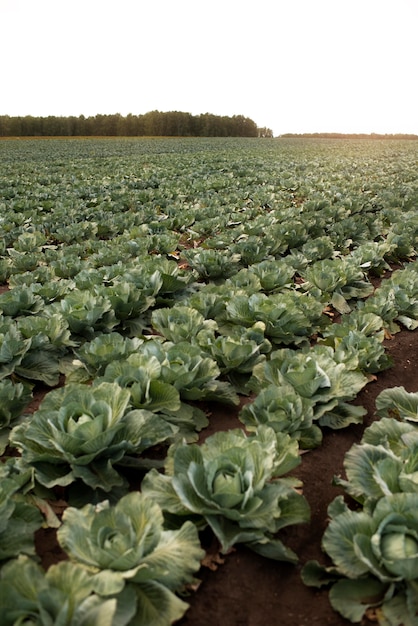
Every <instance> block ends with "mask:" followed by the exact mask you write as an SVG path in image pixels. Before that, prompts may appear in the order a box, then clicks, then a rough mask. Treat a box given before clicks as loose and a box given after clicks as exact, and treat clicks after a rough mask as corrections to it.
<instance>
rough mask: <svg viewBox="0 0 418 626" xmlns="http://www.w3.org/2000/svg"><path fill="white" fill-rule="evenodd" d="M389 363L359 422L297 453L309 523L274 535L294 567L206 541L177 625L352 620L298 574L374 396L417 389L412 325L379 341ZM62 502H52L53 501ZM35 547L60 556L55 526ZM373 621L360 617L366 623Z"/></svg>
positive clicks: (362, 400)
mask: <svg viewBox="0 0 418 626" xmlns="http://www.w3.org/2000/svg"><path fill="white" fill-rule="evenodd" d="M385 347H386V349H387V351H388V352H389V353H390V354H391V355H392V357H393V359H394V366H393V367H392V368H391V369H389V370H387V371H385V372H382V373H381V374H379V375H378V377H377V380H375V381H373V382H371V383H369V384H368V385H367V387H366V388H365V389H363V391H362V392H361V393H360V394H359V396H358V397H357V399H356V401H355V403H356V404H362V405H363V406H365V407H366V409H367V411H368V413H367V415H366V416H365V418H364V423H363V424H362V425H352V426H350V427H348V428H346V429H344V430H341V431H331V430H328V431H326V432H324V439H323V443H322V445H321V446H320V447H319V448H317V449H316V450H312V451H310V452H308V453H306V454H304V455H303V457H302V463H301V465H300V466H299V467H298V468H297V469H296V470H294V472H293V474H294V475H295V476H297V477H298V478H300V479H301V480H302V481H303V485H304V494H305V496H306V498H307V500H308V502H309V505H310V507H311V521H310V523H309V524H303V525H300V526H292V527H289V528H288V529H285V531H283V532H282V534H281V535H280V536H281V538H282V540H283V541H284V543H285V544H286V545H288V546H289V547H291V548H292V549H293V550H294V551H295V552H296V553H297V554H298V556H299V558H300V563H299V564H298V565H296V566H294V565H289V564H285V563H280V562H277V561H270V560H269V559H266V558H263V557H261V556H258V555H257V554H255V553H253V552H251V551H250V550H248V549H246V548H245V547H243V546H238V547H237V548H236V549H234V550H233V551H232V552H231V553H230V554H228V555H226V556H224V557H223V559H220V560H223V562H219V563H217V561H218V560H219V559H218V557H219V554H218V553H217V546H216V545H212V546H211V547H210V552H211V553H213V558H212V559H208V560H209V564H211V565H212V567H208V565H205V566H202V568H201V571H200V572H199V573H198V575H197V576H198V578H199V579H200V580H201V584H200V586H199V588H198V589H197V591H194V592H191V594H190V596H189V597H188V598H187V601H188V602H189V603H190V609H189V610H188V611H187V613H186V615H185V616H184V617H183V619H182V620H180V621H179V622H178V625H179V626H214V625H215V624H222V626H305V625H306V626H308V625H312V624H317V625H318V626H326V625H329V626H346V625H348V624H350V622H348V621H347V620H345V619H343V618H342V617H340V616H339V615H338V614H337V613H335V612H334V611H333V609H332V608H331V606H330V604H329V601H328V593H327V590H316V589H312V588H308V587H306V586H305V585H304V584H303V583H302V581H301V578H300V572H301V568H302V566H303V565H304V563H305V562H306V561H308V560H310V559H317V560H319V561H320V562H322V563H325V562H326V561H325V556H324V554H323V553H322V552H321V538H322V535H323V533H324V530H325V528H326V524H327V507H328V504H329V503H330V502H331V501H332V500H333V499H334V498H335V497H336V496H337V495H339V494H340V493H343V492H342V490H341V489H339V488H337V487H334V486H333V485H332V479H333V476H334V475H338V474H342V475H343V460H344V455H345V453H346V451H347V450H348V449H349V448H350V447H351V446H352V444H353V443H355V442H358V441H359V440H360V438H361V436H362V433H363V430H364V428H365V427H366V426H368V425H369V424H370V423H371V422H372V421H373V419H374V413H375V398H376V396H377V395H378V394H379V393H380V392H381V391H382V390H383V389H385V388H387V387H394V386H404V387H405V388H406V390H407V391H418V370H417V369H416V367H415V362H416V355H417V352H418V332H415V333H414V332H409V331H406V330H403V331H402V332H400V333H397V334H396V335H394V337H393V338H392V339H390V340H386V341H385ZM42 395H43V394H42V391H41V390H40V392H39V393H38V394H37V395H36V397H35V400H34V402H33V403H32V405H31V409H32V410H35V408H36V406H37V404H38V403H39V400H40V398H41V397H42ZM211 409H212V413H211V416H210V425H209V427H208V428H207V429H205V432H204V436H202V439H203V438H206V437H207V436H209V435H210V434H212V433H214V432H215V431H219V430H221V431H224V430H228V429H230V428H237V427H240V426H242V425H241V423H240V422H239V421H238V418H237V413H238V410H237V409H235V410H234V409H230V408H228V409H226V408H219V407H211ZM59 505H60V503H58V508H59ZM36 547H37V552H38V554H39V555H40V556H41V558H42V563H43V565H44V567H49V565H51V564H52V563H54V562H57V561H58V560H61V559H63V558H65V555H64V554H63V553H62V552H61V550H60V548H59V546H58V545H57V542H56V538H55V531H54V530H53V529H47V530H41V531H39V532H38V533H37V535H36ZM369 624H370V625H371V624H372V622H368V621H365V622H364V626H366V625H369Z"/></svg>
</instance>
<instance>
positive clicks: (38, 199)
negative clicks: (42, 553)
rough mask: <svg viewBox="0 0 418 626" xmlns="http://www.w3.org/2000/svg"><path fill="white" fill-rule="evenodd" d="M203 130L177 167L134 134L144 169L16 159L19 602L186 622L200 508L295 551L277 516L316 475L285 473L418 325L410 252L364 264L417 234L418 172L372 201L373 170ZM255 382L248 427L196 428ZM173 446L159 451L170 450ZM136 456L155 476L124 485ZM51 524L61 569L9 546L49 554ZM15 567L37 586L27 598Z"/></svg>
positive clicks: (7, 265)
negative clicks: (41, 540)
mask: <svg viewBox="0 0 418 626" xmlns="http://www.w3.org/2000/svg"><path fill="white" fill-rule="evenodd" d="M54 145H56V144H54ZM74 145H75V144H74ZM89 145H90V146H92V145H93V144H89ZM105 145H107V144H105ZM117 145H119V144H117ZM127 145H128V147H131V148H132V146H136V145H146V144H132V143H129V144H127ZM164 145H165V144H159V146H164ZM171 145H172V144H171ZM181 145H184V144H183V143H182V144H181ZM191 145H193V160H192V157H191V154H190V152H191V151H190V146H191ZM208 145H209V144H207V143H205V145H204V146H203V144H202V146H203V147H202V148H201V150H202V153H199V151H197V156H196V144H188V150H189V152H187V151H186V156H185V161H183V163H182V164H183V166H185V165H187V167H185V169H184V168H183V169H182V167H179V163H180V161H181V159H180V160H179V155H178V154H177V155H176V160H175V161H176V165H175V167H173V165H172V164H171V162H172V160H173V157H172V156H171V155H170V156H169V157H167V154H166V153H165V152H164V151H161V152H159V151H158V150H157V151H156V156H155V155H154V156H153V155H152V154H151V155H150V154H149V153H147V154H146V159H147V162H146V163H145V162H143V159H144V155H142V154H141V158H139V155H136V158H137V163H136V167H137V169H138V170H139V171H140V172H141V174H142V176H143V175H144V172H146V173H147V177H146V179H144V178H143V177H142V178H141V177H139V176H138V175H136V176H135V177H133V175H127V174H126V172H127V166H128V163H127V162H126V160H125V161H124V158H123V157H122V158H121V155H120V154H119V153H118V154H117V158H116V157H115V156H114V155H113V156H111V157H109V159H108V161H105V162H104V164H103V163H98V162H96V161H95V164H94V166H95V167H96V168H97V169H98V170H100V169H101V168H103V169H104V170H105V171H106V176H104V177H103V178H102V179H101V181H100V182H97V172H96V174H95V176H93V172H94V168H93V169H89V168H88V167H85V165H86V163H85V160H83V159H80V160H76V161H75V162H74V164H73V166H70V167H68V163H65V162H62V163H60V162H59V161H57V160H55V161H54V162H53V163H52V164H51V163H48V167H47V168H46V169H45V171H44V176H45V178H44V179H42V178H41V177H39V172H38V176H37V177H36V176H35V177H34V176H33V173H32V176H31V177H30V176H28V175H27V165H28V163H27V160H25V159H22V167H21V169H20V167H19V162H17V163H16V161H15V160H13V161H12V160H11V164H12V166H13V167H12V169H13V168H17V170H18V171H19V176H17V177H16V183H15V185H14V186H15V187H16V189H14V190H13V189H12V190H9V197H6V200H7V201H8V202H7V207H9V203H10V207H11V209H10V211H9V212H8V213H5V214H4V215H5V217H4V218H3V224H2V225H3V226H5V228H4V239H3V246H4V247H3V255H2V260H1V267H0V269H1V272H2V273H3V275H2V280H3V281H5V280H7V281H8V284H9V286H10V290H9V291H5V292H4V293H3V294H1V295H0V310H1V319H0V338H1V346H0V365H1V370H0V371H1V379H0V394H1V398H2V405H1V406H2V409H1V411H2V412H1V420H2V446H3V452H4V451H5V449H6V446H9V448H7V450H10V449H13V448H15V449H17V451H18V452H19V454H20V457H19V458H15V457H12V458H10V459H9V460H8V461H7V462H6V463H5V464H4V465H3V470H2V471H3V472H4V490H3V493H2V501H3V503H4V506H5V509H4V510H5V514H4V516H3V519H4V524H3V529H2V533H3V534H2V546H3V549H4V550H5V552H3V556H2V561H3V562H6V564H5V565H4V566H3V568H2V570H1V572H2V577H3V578H2V581H3V582H2V583H1V585H0V602H3V606H4V607H5V608H4V611H5V612H6V613H7V615H8V619H9V622H7V623H10V624H14V623H16V620H18V619H23V616H26V615H32V614H36V615H38V614H40V615H44V616H46V615H49V616H51V615H54V616H58V615H59V616H60V617H59V619H61V620H62V623H65V624H67V623H74V624H75V623H77V624H79V623H80V624H82V623H86V624H87V623H88V624H90V623H100V624H103V623H109V624H114V625H115V626H118V625H119V624H127V623H130V624H156V625H157V624H167V623H171V622H172V621H174V620H176V619H178V618H179V617H180V616H181V615H182V614H183V613H184V611H185V610H186V608H187V604H186V603H185V602H184V600H180V598H179V597H178V596H177V595H175V593H174V592H178V591H180V590H183V591H184V587H185V586H187V585H193V584H194V582H195V581H194V579H193V574H194V572H195V571H197V569H198V567H199V562H200V558H201V557H202V555H203V552H202V550H201V547H200V543H199V537H198V531H199V532H201V531H203V530H204V529H205V528H210V529H211V530H212V532H213V533H214V534H215V535H216V537H217V538H218V540H219V542H220V545H221V548H222V550H223V551H224V552H227V551H228V550H229V549H230V548H231V547H232V546H233V545H234V544H235V543H245V544H246V545H248V546H249V547H250V548H252V549H254V550H255V551H257V552H259V553H261V554H263V555H265V556H268V557H270V558H276V559H279V560H287V561H290V562H295V561H296V560H297V555H295V554H293V552H292V551H291V550H289V548H287V547H286V546H284V545H283V544H282V543H281V541H280V540H279V539H278V536H277V533H278V531H279V530H280V529H281V528H283V527H284V526H287V525H289V524H295V523H301V522H304V521H307V520H308V519H309V507H308V505H307V502H306V500H305V498H304V497H303V496H302V495H301V494H300V492H299V488H300V487H301V484H300V483H299V482H298V481H296V480H295V479H293V478H291V477H289V476H286V474H288V472H289V471H290V470H292V469H293V468H294V467H296V466H297V464H298V463H300V460H301V457H300V455H299V448H300V447H302V448H312V447H315V446H317V445H319V444H320V442H321V436H322V434H321V432H322V431H321V428H322V427H324V426H327V427H331V428H342V427H344V426H347V425H348V424H350V423H353V422H354V423H356V422H360V421H361V420H362V417H363V415H364V412H365V411H364V409H363V408H362V407H358V406H354V405H352V404H351V403H350V401H351V400H353V399H354V398H355V397H356V395H357V393H358V392H359V391H360V389H362V388H363V387H364V385H366V384H367V382H368V381H369V380H370V379H371V377H373V375H375V374H376V373H377V372H379V371H381V370H382V369H385V368H386V367H389V366H390V359H389V358H388V356H387V355H386V354H385V351H384V348H383V344H382V341H383V339H384V337H385V336H388V335H389V334H390V333H393V332H397V330H399V328H400V327H399V324H402V325H403V326H406V327H408V328H410V329H414V328H416V327H417V325H418V322H417V319H418V304H417V303H418V300H417V298H418V281H417V278H416V276H417V271H416V263H408V264H407V265H406V267H405V269H402V270H399V271H398V272H396V273H395V274H393V275H392V277H391V278H390V279H389V280H385V281H384V282H383V283H382V287H380V289H378V290H376V291H374V290H373V286H372V284H371V282H370V277H371V276H372V275H373V274H374V275H382V274H384V273H385V271H386V270H387V269H389V266H388V262H391V261H398V262H399V261H409V260H410V259H411V258H412V257H414V256H415V255H416V245H417V237H418V226H417V224H418V222H417V218H416V214H415V212H414V211H413V209H412V204H413V198H414V193H415V189H414V187H413V185H412V183H411V182H410V181H409V180H408V179H407V177H406V180H403V182H402V185H403V186H404V188H403V193H402V194H401V193H400V192H399V189H397V190H396V193H395V192H393V195H390V194H389V197H388V198H386V203H384V202H383V200H382V205H383V206H382V207H376V206H375V204H376V202H377V201H376V199H375V195H376V194H377V193H378V190H379V189H380V186H379V185H378V184H375V185H371V187H372V189H364V181H363V183H362V185H363V188H362V189H361V190H356V191H355V192H353V193H354V196H355V199H353V198H348V197H347V195H345V196H344V197H343V196H342V194H341V191H342V187H341V185H342V176H341V174H339V173H338V171H337V172H336V173H335V179H334V183H333V184H332V185H331V184H328V185H326V184H325V183H324V181H323V179H321V181H320V182H321V185H319V180H318V179H317V180H315V175H314V174H313V171H316V170H312V169H311V165H312V164H311V163H309V166H310V168H309V177H306V171H305V168H308V163H307V162H305V163H304V159H303V158H302V161H301V162H300V161H299V162H297V163H296V162H295V163H293V164H292V162H289V161H288V160H287V161H286V159H284V160H285V162H286V171H283V166H282V164H281V162H280V167H278V165H277V163H278V161H277V154H276V156H275V161H274V163H275V164H276V170H279V171H280V180H279V181H278V182H277V181H276V183H275V184H269V183H266V177H267V180H269V178H268V176H271V171H270V170H272V169H273V168H272V167H271V162H272V161H271V157H272V154H271V152H270V150H271V149H272V148H269V152H267V153H266V152H262V153H256V154H254V152H253V148H252V147H251V150H249V145H250V144H247V143H246V142H242V143H240V144H239V148H240V151H242V152H240V156H239V158H238V157H237V156H236V154H237V153H236V149H237V145H238V144H235V143H234V144H233V146H234V149H233V150H232V151H231V146H229V148H228V151H227V152H226V153H224V152H219V150H218V151H213V154H212V153H210V152H209V153H208ZM210 145H211V150H213V145H214V144H210ZM263 145H266V144H263ZM270 146H273V144H270ZM125 147H126V146H125ZM218 148H219V145H218ZM72 149H74V146H73V148H72ZM77 149H78V148H77ZM132 149H133V148H132ZM60 150H62V147H61V146H60ZM265 150H266V148H263V151H265ZM292 150H294V148H292ZM242 153H245V155H246V157H245V159H244V158H243V157H242ZM290 153H292V152H291V151H290ZM292 154H293V153H292ZM315 154H316V153H315V152H312V150H311V151H310V152H309V160H310V159H312V158H313V157H314V156H315ZM202 155H203V156H204V158H202ZM41 156H42V155H41ZM41 156H39V162H37V161H36V160H34V161H33V166H34V170H35V171H37V169H38V168H39V167H40V168H41V169H42V168H44V167H45V163H44V158H43V157H42V158H41ZM267 156H268V157H269V158H268V159H267V158H266V157H267ZM286 156H287V157H288V155H286ZM322 156H324V157H325V161H326V155H322ZM198 157H199V158H198ZM298 157H301V155H300V154H298ZM280 158H281V159H283V154H280ZM315 158H316V159H317V158H318V157H317V156H315ZM196 159H197V160H198V164H199V167H198V168H197V169H196V165H195V161H196ZM161 160H162V161H161ZM149 161H151V162H152V163H153V165H152V166H150V165H149ZM305 161H306V159H305ZM355 161H356V159H355V158H354V157H353V160H352V162H351V165H350V167H352V168H354V166H355ZM121 162H122V165H121ZM208 162H209V163H210V167H208ZM168 164H169V165H168ZM64 165H65V168H64ZM163 165H164V167H163ZM255 165H256V166H257V167H255ZM317 165H318V166H319V167H318V168H317V169H321V167H322V164H321V163H320V162H318V163H317ZM82 166H83V167H82ZM99 166H100V167H99ZM116 166H117V169H116V172H117V176H118V175H119V178H118V184H116V182H115V175H114V173H113V170H112V169H111V168H115V167H116ZM192 166H193V175H192V174H191V169H192ZM244 166H245V167H244ZM170 167H171V170H170ZM328 167H329V163H328ZM54 168H55V169H56V175H55V178H51V171H54ZM120 168H122V170H123V172H124V175H123V177H122V176H120ZM129 168H131V169H132V168H133V165H132V161H131V160H130V161H129ZM167 168H168V169H167ZM245 168H247V169H245ZM150 169H151V170H152V174H151V173H150V171H149V170H150ZM288 169H290V170H291V172H292V173H291V174H290V175H289V172H288V171H287V170H288ZM58 172H59V173H60V174H61V175H63V176H60V177H59V176H58ZM86 172H87V173H88V176H87V180H86ZM111 172H112V175H111ZM162 172H163V173H164V176H162ZM404 172H405V170H404ZM70 173H71V177H72V178H71V181H70ZM397 174H398V173H397ZM174 175H175V178H176V180H177V183H176V184H177V185H179V182H178V179H180V182H181V185H180V186H177V187H176V186H175V185H174V179H173V176H174ZM274 175H275V176H276V177H277V171H274ZM298 176H299V178H300V176H303V180H304V181H305V183H306V180H309V184H310V185H314V189H313V190H312V189H311V188H309V189H307V188H304V187H303V185H302V183H301V180H299V181H298V180H297V177H298ZM295 177H296V180H295ZM404 177H405V174H404ZM31 178H32V186H35V188H36V193H35V194H34V195H32V194H31V193H29V190H30V185H29V182H30V179H31ZM77 178H78V179H79V180H78V181H77ZM34 179H35V181H37V185H36V184H33V180H34ZM167 179H168V180H167ZM80 180H82V181H83V184H78V182H79V181H80ZM231 181H232V183H231ZM315 185H316V186H315ZM3 186H4V185H3ZM40 188H42V193H43V194H44V195H45V197H43V196H42V193H41V192H40ZM169 189H171V192H169ZM173 189H175V191H173ZM63 191H65V193H63V195H61V194H62V192H63ZM74 192H75V195H74ZM131 192H132V193H131ZM145 192H146V193H145ZM369 192H370V193H369ZM51 193H52V194H53V195H54V197H53V198H52V199H51V198H50V197H49V196H50V195H51ZM132 194H133V195H132ZM67 196H69V197H70V198H72V200H73V201H74V200H75V198H77V199H78V202H77V203H76V206H75V207H70V206H69V205H68V204H66V203H65V198H66V197H67ZM308 196H309V198H311V197H313V198H315V197H316V196H318V199H317V200H310V199H309V200H308ZM371 196H372V199H371ZM324 197H325V198H326V199H325V200H324ZM395 197H396V202H397V204H400V205H401V206H395ZM63 198H64V200H63ZM365 198H366V201H365V200H364V199H365ZM122 200H123V202H122ZM62 202H63V204H64V205H65V206H63V204H61V203H62ZM118 203H120V204H118ZM392 205H393V206H392ZM5 206H6V205H5ZM34 206H35V208H34ZM118 206H120V208H121V211H120V212H119V211H117V207H118ZM401 219H402V220H405V219H407V222H406V226H405V222H402V224H401ZM324 233H325V234H324ZM81 234H82V237H83V243H74V242H75V241H79V238H80V235H81ZM106 239H109V241H106ZM110 239H111V241H110ZM371 294H373V295H371ZM336 313H340V314H341V323H340V324H335V323H332V321H333V316H334V315H335V314H336ZM64 377H65V385H64V386H62V387H60V388H57V389H53V390H52V391H50V392H49V393H48V395H47V396H46V397H45V399H44V400H43V402H42V404H41V406H40V407H39V409H38V410H37V411H36V412H35V413H34V414H33V416H29V415H26V414H25V407H26V406H27V404H28V402H29V400H30V398H31V393H32V391H31V388H32V385H33V384H34V383H36V382H41V383H42V384H44V385H46V386H48V387H51V388H53V387H56V386H57V385H58V383H60V381H61V382H62V381H63V379H64ZM243 394H244V395H248V394H253V395H254V396H255V399H254V401H253V402H252V403H248V404H246V405H245V406H244V407H243V408H242V410H241V411H240V413H239V417H240V420H241V421H242V423H243V425H245V427H246V431H247V434H244V432H243V431H242V430H241V429H239V430H235V431H231V432H228V433H223V434H218V435H214V436H213V437H210V438H208V439H207V440H206V442H205V443H204V444H202V445H197V444H196V443H194V442H195V441H196V440H197V437H198V432H199V431H200V430H201V429H203V428H204V427H205V426H206V425H207V423H208V418H207V415H206V413H205V412H204V411H203V410H202V407H201V406H199V401H209V402H224V403H229V404H231V405H238V403H239V399H240V396H241V395H243ZM11 429H12V430H11ZM158 446H160V449H161V446H162V447H163V449H165V450H166V451H167V455H166V458H165V461H158V459H157V460H156V459H155V455H154V454H153V452H154V451H155V449H156V447H157V448H158ZM162 465H164V473H161V472H160V471H157V468H159V469H160V470H161V468H162V467H161V466H162ZM132 472H135V476H136V477H137V480H138V485H137V487H138V488H139V487H140V489H141V494H139V493H138V492H135V494H134V495H132V494H129V493H128V492H129V489H130V485H129V481H128V479H127V478H128V477H130V476H132ZM138 472H142V473H141V474H138ZM141 476H144V478H143V480H142V481H141V480H140V477H141ZM63 490H64V491H63ZM57 493H60V494H62V493H65V498H66V499H67V500H69V502H70V504H71V506H70V507H69V508H68V509H67V510H66V512H65V513H64V516H63V522H62V524H61V522H60V520H58V519H57V518H56V516H55V515H54V513H53V509H52V508H51V506H50V504H48V503H49V502H50V501H51V500H53V499H54V498H55V497H56V496H57ZM13 494H14V495H13ZM39 509H41V510H42V511H43V513H44V516H46V522H45V517H42V516H40V513H39ZM138 520H140V521H138ZM151 520H155V523H154V521H151ZM42 523H44V524H45V523H47V524H49V525H51V526H55V527H58V537H59V540H60V544H61V546H62V548H63V550H64V551H65V552H67V554H68V556H69V557H70V559H71V563H69V562H65V563H62V564H59V565H57V566H54V567H53V568H51V569H50V570H48V573H47V574H44V573H43V572H42V570H41V569H40V568H39V566H38V565H37V564H36V563H34V562H33V561H32V560H31V559H30V558H29V559H28V557H26V556H21V557H19V559H18V560H17V561H15V560H11V561H10V562H9V563H7V561H8V559H11V558H12V557H14V556H16V555H17V554H21V553H23V554H26V555H29V557H33V555H34V544H33V532H34V530H35V529H36V528H38V527H39V526H40V525H41V524H42ZM17 528H19V529H20V530H19V539H16V536H17ZM3 539H4V541H3ZM169 563H173V570H172V571H171V566H170V567H169V565H168V564H169ZM86 571H87V572H88V575H86ZM18 572H21V574H19V577H23V578H24V580H25V581H28V585H27V588H26V590H25V592H24V593H23V597H24V598H26V599H25V601H23V599H22V597H19V600H18V602H16V601H15V600H16V598H17V597H18V596H19V594H21V589H18V590H16V589H15V588H14V585H13V583H12V582H11V581H12V580H13V579H16V577H17V575H18ZM70 572H71V574H70ZM86 576H87V577H86ZM68 577H71V578H72V579H74V585H71V586H68V585H64V582H63V581H64V580H65V578H68ZM32 579H33V580H35V579H36V580H37V581H38V582H37V585H38V586H36V589H35V590H34V586H33V585H32V586H31V585H29V581H30V580H32ZM87 580H88V581H89V582H88V583H87V582H86V581H87ZM16 594H18V596H16ZM16 606H19V607H22V609H15V608H14V607H16ZM75 607H77V608H75ZM20 610H21V612H19V611H20ZM16 611H17V612H16ZM25 611H26V613H25ZM105 616H106V617H105ZM44 619H47V618H46V617H45V618H44ZM56 619H58V617H56ZM105 619H107V620H108V621H107V622H105V621H102V620H105ZM71 620H72V621H71ZM83 620H85V621H84V622H83ZM95 620H96V621H95Z"/></svg>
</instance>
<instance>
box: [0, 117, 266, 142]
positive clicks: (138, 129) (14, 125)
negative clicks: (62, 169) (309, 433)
mask: <svg viewBox="0 0 418 626" xmlns="http://www.w3.org/2000/svg"><path fill="white" fill-rule="evenodd" d="M85 136H87V137H89V136H99V137H100V136H103V137H150V136H151V137H272V136H273V133H272V131H271V130H270V129H269V128H258V126H257V124H256V123H255V122H254V121H253V120H251V119H250V118H248V117H244V116H243V115H233V116H232V117H227V116H219V115H213V114H212V113H202V114H200V115H192V114H191V113H183V112H181V111H169V112H166V113H163V112H161V111H150V112H149V113H145V114H143V115H132V114H131V113H130V114H129V115H126V116H123V115H120V114H119V113H116V114H112V115H95V116H93V117H84V115H80V116H78V117H75V116H70V117H57V116H54V115H49V116H48V117H34V116H32V115H26V116H23V117H12V116H9V115H1V116H0V137H85Z"/></svg>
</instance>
